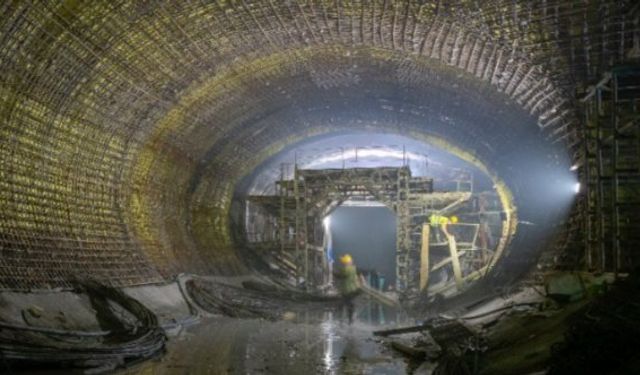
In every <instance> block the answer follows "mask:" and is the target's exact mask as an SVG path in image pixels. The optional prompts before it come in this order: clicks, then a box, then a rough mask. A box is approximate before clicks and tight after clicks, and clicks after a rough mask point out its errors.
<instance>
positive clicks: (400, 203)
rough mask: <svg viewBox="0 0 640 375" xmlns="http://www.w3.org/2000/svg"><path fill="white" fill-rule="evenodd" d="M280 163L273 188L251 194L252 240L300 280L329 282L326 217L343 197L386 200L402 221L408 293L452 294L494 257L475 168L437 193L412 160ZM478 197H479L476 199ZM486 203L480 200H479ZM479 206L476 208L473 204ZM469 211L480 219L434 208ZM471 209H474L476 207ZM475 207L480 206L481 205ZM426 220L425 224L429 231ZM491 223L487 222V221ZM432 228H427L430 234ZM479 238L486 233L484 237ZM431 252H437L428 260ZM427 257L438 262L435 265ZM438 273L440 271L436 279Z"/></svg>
mask: <svg viewBox="0 0 640 375" xmlns="http://www.w3.org/2000/svg"><path fill="white" fill-rule="evenodd" d="M285 169H286V168H285V166H283V167H282V170H281V175H280V179H279V180H278V181H276V193H275V194H274V195H256V196H249V197H248V199H247V201H248V203H249V204H250V205H251V206H252V209H251V210H248V212H249V211H251V212H252V213H251V215H250V216H251V218H250V220H251V221H252V223H254V224H256V223H257V224H259V225H257V226H254V228H256V229H255V230H256V231H258V232H260V233H257V234H253V232H251V233H248V234H249V235H250V236H251V238H250V241H249V244H250V246H251V247H252V248H253V249H255V250H256V251H258V252H261V253H262V254H263V255H265V256H267V257H268V258H269V260H270V262H271V263H272V264H275V265H276V267H277V269H279V270H280V271H281V273H283V274H284V275H286V276H288V277H289V278H290V280H291V281H293V282H294V283H295V284H296V285H298V286H300V287H304V288H306V289H313V288H316V287H320V286H321V285H322V284H323V283H324V282H326V280H327V278H326V275H323V273H326V272H328V268H327V254H326V252H325V245H326V243H325V238H324V236H325V227H324V225H323V219H324V218H325V217H327V216H328V215H330V214H331V212H332V211H333V210H335V209H336V208H337V207H338V206H340V205H341V204H343V203H345V202H348V203H349V204H352V205H384V206H386V207H388V208H389V209H390V210H392V211H393V212H394V213H395V214H396V217H397V220H396V225H397V227H396V249H395V254H396V289H397V290H398V291H399V292H401V293H403V294H404V295H406V296H411V295H416V294H417V293H418V292H422V291H424V292H426V291H427V289H428V291H429V293H432V292H433V293H450V292H455V291H459V290H461V289H462V287H463V285H464V284H466V283H468V282H470V281H472V280H474V279H477V278H478V277H481V276H482V275H483V270H485V269H486V267H487V265H488V264H489V262H490V261H491V259H492V257H493V251H492V250H490V249H488V246H487V245H486V240H485V241H484V243H485V244H484V245H481V244H482V243H483V241H482V238H481V237H483V236H485V237H486V235H487V231H488V229H487V228H488V227H487V223H486V222H484V221H483V220H480V219H479V218H481V217H483V216H484V211H483V210H484V208H483V207H485V206H486V204H485V205H478V204H477V200H478V199H479V198H482V196H483V195H482V194H481V195H479V196H477V197H475V198H474V196H473V193H472V191H471V190H472V185H473V184H472V181H471V175H469V174H467V175H466V177H464V176H463V177H460V178H457V177H456V181H455V182H456V183H455V191H448V192H442V191H440V192H434V190H433V180H432V179H431V178H426V177H414V176H412V174H411V170H410V168H409V167H407V166H403V167H378V168H351V169H298V168H295V166H294V168H293V169H292V170H291V171H290V173H288V174H287V173H285V172H286V171H285ZM472 198H474V199H472ZM475 206H481V207H475ZM474 207H475V208H474ZM460 211H463V212H466V214H463V215H465V216H466V217H468V218H474V217H475V219H472V221H473V220H476V221H477V222H470V223H458V224H450V225H448V228H447V226H444V227H443V226H439V225H435V226H433V225H432V224H431V223H430V221H431V219H430V218H431V217H432V215H436V216H443V215H453V214H454V213H455V212H460ZM472 211H473V212H472ZM475 211H477V212H475ZM425 226H426V227H429V226H431V227H432V228H430V230H429V228H427V230H426V231H425ZM485 227H486V228H485ZM425 233H426V234H425ZM479 238H480V239H479ZM430 258H431V259H430ZM429 262H432V264H431V265H430V263H429ZM444 267H447V268H452V269H453V274H454V276H455V278H452V279H449V280H448V281H447V282H446V283H445V285H442V283H440V284H437V285H434V286H433V287H432V286H430V285H427V280H428V278H429V274H430V273H433V272H436V271H437V272H440V270H441V269H442V268H444ZM436 279H437V278H436Z"/></svg>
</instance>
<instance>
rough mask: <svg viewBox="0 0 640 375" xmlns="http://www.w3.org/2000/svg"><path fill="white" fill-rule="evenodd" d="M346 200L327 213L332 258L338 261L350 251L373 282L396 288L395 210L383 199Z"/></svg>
mask: <svg viewBox="0 0 640 375" xmlns="http://www.w3.org/2000/svg"><path fill="white" fill-rule="evenodd" d="M345 203H346V204H344V203H343V204H342V205H341V206H340V207H338V208H336V210H335V211H333V212H332V213H331V214H330V215H329V216H327V218H328V219H329V224H328V227H329V230H330V233H331V234H330V239H331V240H330V243H328V245H327V253H328V254H327V255H328V257H329V259H330V260H331V261H332V262H337V261H339V259H340V257H342V256H344V255H346V254H349V255H351V256H352V257H353V259H354V263H355V264H356V265H357V267H358V269H359V271H360V272H361V273H362V274H363V276H364V277H365V278H366V279H367V282H368V284H369V285H371V286H373V287H374V288H376V289H380V290H394V289H396V257H395V249H396V216H395V214H394V213H393V211H391V210H390V209H388V208H386V207H385V206H384V205H383V204H382V203H377V202H371V203H369V205H360V204H358V203H354V204H352V203H350V202H349V201H347V202H345ZM329 246H330V250H329Z"/></svg>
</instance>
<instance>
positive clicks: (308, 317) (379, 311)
mask: <svg viewBox="0 0 640 375" xmlns="http://www.w3.org/2000/svg"><path fill="white" fill-rule="evenodd" d="M346 321H347V319H346V312H344V311H321V310H317V308H316V309H315V310H308V311H304V312H301V313H299V314H297V316H296V318H295V319H294V320H293V321H279V322H269V321H263V320H246V319H233V318H212V319H208V320H205V321H204V322H202V323H201V324H199V325H197V326H194V327H191V328H189V329H187V330H186V331H185V332H183V333H182V334H180V335H178V336H177V337H173V338H171V339H170V342H169V344H168V352H167V354H166V355H165V356H164V357H162V358H160V359H158V360H155V361H150V362H147V363H144V364H141V365H139V366H137V367H135V368H132V369H129V370H126V371H124V372H122V373H123V374H309V375H310V374H404V373H405V372H406V364H405V362H404V360H403V358H402V357H400V356H398V355H397V354H396V353H394V352H392V351H391V349H389V348H388V347H387V346H386V345H384V344H382V343H380V342H379V341H377V339H376V338H374V337H373V336H372V335H371V331H373V330H375V329H380V328H381V326H387V325H394V324H395V323H396V322H400V321H404V318H403V316H402V314H401V313H400V312H398V311H396V310H393V309H389V308H387V307H384V306H381V305H379V304H377V303H374V302H372V301H367V300H364V301H359V302H358V304H357V310H356V319H355V321H354V323H353V324H352V325H349V324H347V323H346Z"/></svg>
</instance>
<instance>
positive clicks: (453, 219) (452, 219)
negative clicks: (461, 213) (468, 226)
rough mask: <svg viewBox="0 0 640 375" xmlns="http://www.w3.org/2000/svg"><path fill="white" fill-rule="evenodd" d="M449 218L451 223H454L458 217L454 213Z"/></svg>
mask: <svg viewBox="0 0 640 375" xmlns="http://www.w3.org/2000/svg"><path fill="white" fill-rule="evenodd" d="M449 220H451V223H452V224H455V223H457V222H458V217H457V216H455V215H454V216H451V218H450V219H449Z"/></svg>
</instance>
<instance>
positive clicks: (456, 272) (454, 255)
mask: <svg viewBox="0 0 640 375" xmlns="http://www.w3.org/2000/svg"><path fill="white" fill-rule="evenodd" d="M447 238H448V239H449V253H450V254H451V265H452V266H453V276H454V277H455V279H456V287H457V288H458V290H461V289H462V270H461V269H460V258H459V255H458V245H457V244H456V238H455V237H454V236H452V235H450V234H447Z"/></svg>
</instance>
